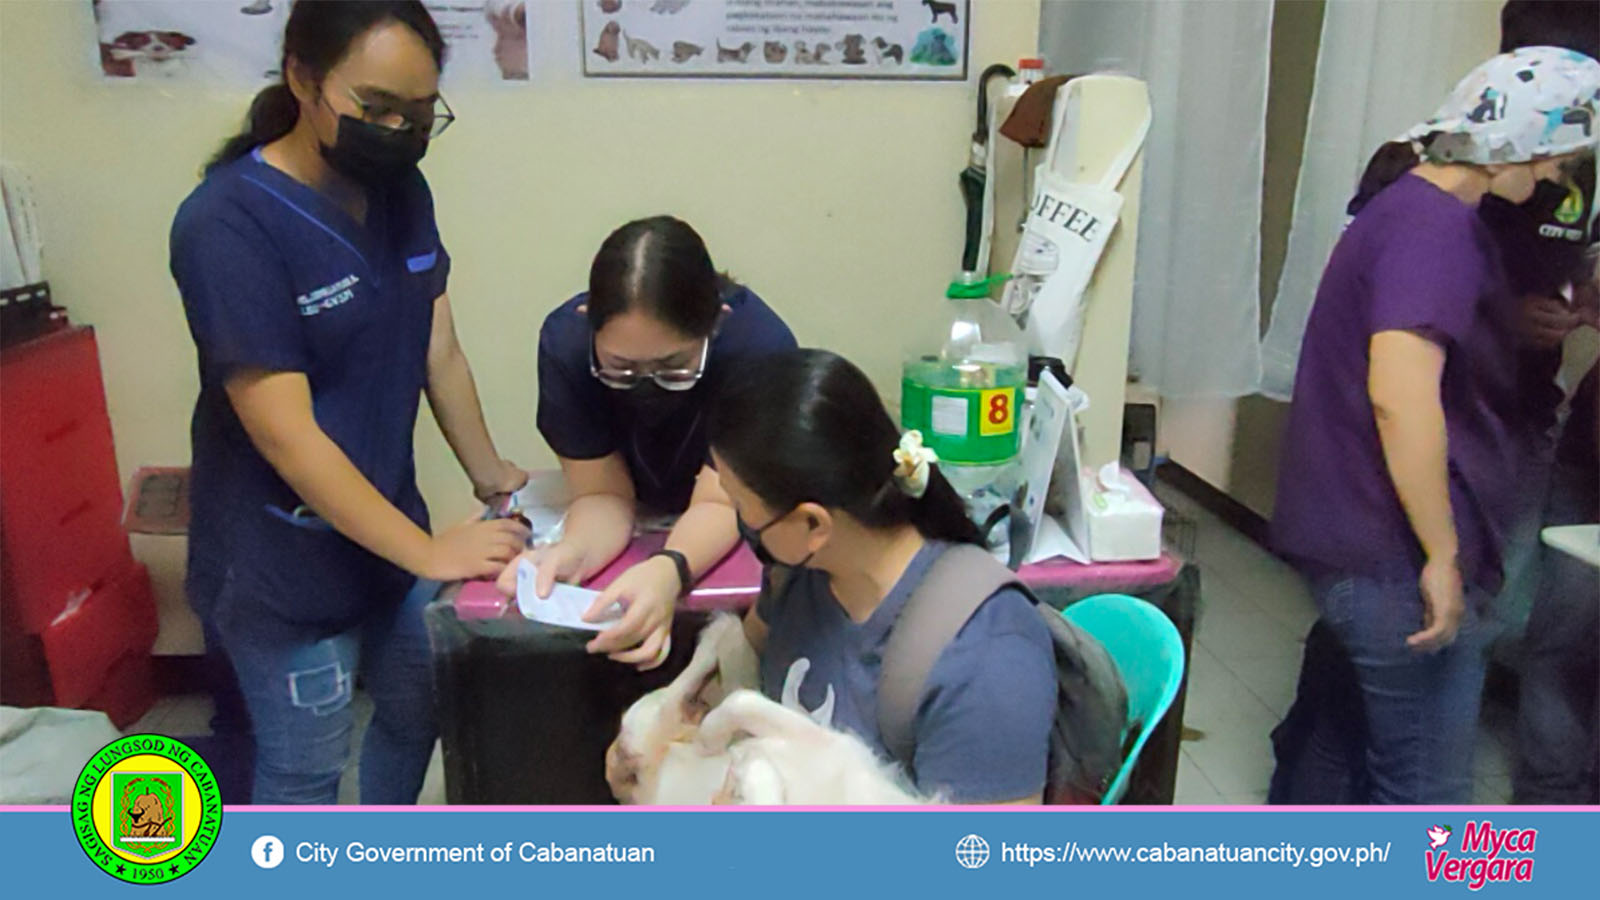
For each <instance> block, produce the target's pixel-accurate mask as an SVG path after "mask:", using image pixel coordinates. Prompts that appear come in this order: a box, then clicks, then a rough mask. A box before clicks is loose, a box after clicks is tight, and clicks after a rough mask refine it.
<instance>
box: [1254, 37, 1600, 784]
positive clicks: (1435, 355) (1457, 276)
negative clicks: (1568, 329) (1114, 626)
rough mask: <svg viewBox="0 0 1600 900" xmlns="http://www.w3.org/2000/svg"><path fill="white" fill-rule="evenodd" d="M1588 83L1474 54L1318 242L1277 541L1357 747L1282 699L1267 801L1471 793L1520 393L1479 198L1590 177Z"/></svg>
mask: <svg viewBox="0 0 1600 900" xmlns="http://www.w3.org/2000/svg"><path fill="white" fill-rule="evenodd" d="M1597 92H1600V63H1596V62H1595V61H1594V60H1593V59H1590V58H1589V57H1587V56H1584V55H1583V54H1580V53H1577V52H1574V51H1571V50H1565V49H1560V48H1554V47H1535V48H1527V49H1523V50H1519V51H1517V52H1515V53H1511V54H1502V55H1500V56H1496V57H1494V58H1492V59H1490V60H1488V61H1487V62H1485V63H1483V64H1482V65H1480V66H1478V67H1477V68H1476V69H1474V70H1473V71H1472V72H1470V73H1469V74H1468V75H1467V77H1466V78H1465V79H1463V80H1462V81H1461V82H1460V84H1458V85H1457V87H1456V88H1455V90H1454V91H1452V93H1451V95H1450V97H1449V98H1447V99H1446V101H1445V103H1444V105H1443V106H1442V107H1441V108H1440V109H1439V111H1438V112H1437V113H1436V114H1435V115H1434V116H1433V117H1432V118H1431V119H1429V120H1428V121H1427V122H1424V123H1422V124H1421V125H1419V126H1417V127H1416V128H1414V129H1412V130H1411V131H1409V132H1408V133H1407V134H1406V135H1405V136H1404V137H1403V138H1402V140H1404V141H1405V142H1407V143H1409V144H1410V145H1411V146H1412V148H1413V149H1414V151H1415V152H1416V153H1418V154H1419V156H1420V159H1421V161H1420V162H1419V163H1418V164H1417V165H1416V166H1415V167H1413V168H1411V169H1409V170H1408V171H1402V172H1401V173H1400V174H1398V175H1397V177H1394V178H1393V179H1392V181H1391V182H1390V183H1388V184H1386V185H1384V186H1383V187H1382V189H1381V190H1379V191H1378V192H1377V193H1376V194H1375V195H1374V196H1372V197H1371V198H1370V200H1369V201H1368V202H1366V203H1365V204H1364V205H1363V206H1362V207H1361V209H1360V210H1359V212H1358V213H1357V214H1356V216H1355V218H1354V220H1353V221H1352V222H1351V224H1350V226H1349V227H1348V228H1347V229H1346V230H1345V233H1344V235H1343V236H1342V237H1341V238H1340V240H1339V243H1338V245H1337V246H1336V247H1335V248H1334V251H1333V254H1332V256H1331V257H1330V259H1329V262H1328V267H1327V270H1326V271H1325V272H1324V274H1323V278H1322V282H1321V285H1320V286H1319V288H1318V295H1317V301H1316V303H1315V304H1314V306H1313V308H1312V312H1311V318H1310V320H1309V322H1308V324H1307V328H1306V336H1305V343H1304V346H1303V349H1302V352H1301V361H1300V369H1299V372H1298V375H1297V377H1296V385H1295V396H1294V400H1293V403H1292V405H1291V408H1290V413H1289V424H1288V429H1287V434H1286V440H1285V447H1284V458H1283V464H1282V467H1281V469H1280V475H1279V487H1278V504H1277V509H1276V511H1275V514H1274V519H1273V531H1274V538H1275V540H1276V542H1277V545H1278V548H1279V549H1280V551H1282V552H1283V553H1284V554H1285V555H1286V556H1287V557H1289V558H1290V559H1291V560H1292V561H1293V562H1294V563H1295V565H1296V567H1297V568H1298V569H1299V570H1300V572H1301V573H1302V574H1303V575H1304V577H1306V579H1307V581H1308V582H1309V583H1310V585H1311V589H1312V594H1313V596H1314V598H1315V600H1316V602H1317V606H1318V612H1319V614H1320V616H1319V624H1320V625H1321V626H1322V627H1323V629H1325V633H1326V634H1327V635H1329V636H1330V639H1331V640H1332V641H1333V642H1334V643H1336V644H1337V646H1338V649H1339V651H1340V655H1341V656H1342V657H1343V659H1344V660H1346V661H1347V662H1348V664H1349V669H1350V675H1351V677H1352V678H1353V680H1354V682H1355V689H1356V690H1355V693H1357V694H1358V696H1359V706H1360V715H1361V721H1360V725H1361V726H1363V731H1364V737H1363V741H1362V747H1361V752H1359V753H1357V754H1350V753H1349V752H1347V743H1346V741H1345V740H1344V739H1343V735H1342V732H1344V731H1345V730H1346V728H1345V726H1346V724H1347V723H1346V722H1345V721H1344V719H1343V717H1342V716H1341V715H1339V712H1340V711H1339V710H1335V709H1333V708H1331V707H1327V708H1322V709H1318V708H1315V707H1313V708H1311V709H1309V710H1306V709H1305V704H1303V703H1302V701H1304V700H1306V699H1307V698H1306V697H1304V696H1302V697H1301V698H1299V699H1298V700H1297V703H1296V705H1297V707H1300V708H1301V714H1302V715H1308V716H1309V717H1310V718H1311V722H1312V724H1311V725H1310V727H1309V731H1310V734H1309V738H1308V741H1307V745H1306V746H1305V748H1304V749H1303V751H1302V753H1301V754H1300V757H1301V758H1300V759H1298V760H1297V761H1296V763H1295V765H1296V767H1297V772H1296V773H1295V776H1294V782H1295V784H1294V786H1293V789H1292V790H1289V791H1288V792H1287V793H1288V794H1290V795H1291V796H1289V797H1287V798H1285V797H1284V792H1283V791H1281V790H1275V791H1274V794H1275V797H1274V799H1279V800H1281V799H1289V800H1290V801H1291V802H1295V801H1297V800H1298V802H1306V800H1305V799H1301V798H1308V797H1310V798H1315V797H1324V798H1325V797H1329V796H1337V795H1338V794H1339V789H1338V786H1339V785H1345V784H1360V785H1362V788H1361V790H1360V791H1359V793H1358V794H1356V795H1354V796H1348V797H1347V798H1346V799H1347V801H1348V800H1353V801H1354V802H1366V803H1379V804H1460V803H1466V802H1469V801H1470V799H1471V784H1472V782H1471V772H1472V762H1471V760H1472V750H1473V746H1474V743H1475V737H1476V731H1477V719H1478V705H1479V698H1480V695H1481V693H1482V688H1483V679H1484V671H1485V660H1486V656H1485V649H1486V637H1487V634H1488V632H1489V630H1490V629H1488V628H1486V627H1485V624H1484V622H1483V621H1482V617H1483V613H1484V610H1485V607H1486V605H1487V598H1488V597H1490V596H1492V595H1493V593H1494V592H1495V591H1497V590H1498V589H1499V587H1500V583H1501V581H1502V580H1503V579H1502V553H1503V551H1504V547H1505V537H1506V534H1507V531H1508V530H1509V528H1510V526H1511V524H1512V521H1513V519H1514V518H1515V507H1516V490H1517V486H1516V484H1515V483H1514V482H1513V481H1512V480H1511V478H1510V477H1509V476H1510V475H1511V474H1512V473H1514V472H1516V471H1517V468H1516V467H1517V466H1518V464H1519V463H1518V461H1517V455H1518V454H1517V450H1518V448H1517V447H1516V445H1515V441H1514V440H1513V437H1512V433H1513V430H1514V429H1515V427H1516V425H1515V421H1514V420H1515V419H1516V417H1517V415H1518V406H1519V403H1520V397H1519V396H1518V384H1517V373H1516V367H1517V363H1516V352H1517V347H1516V331H1517V321H1518V318H1519V315H1518V307H1517V298H1516V297H1515V296H1514V294H1513V292H1512V289H1511V285H1510V283H1509V281H1508V278H1507V273H1506V272H1505V270H1504V267H1503V265H1502V263H1501V254H1500V253H1499V251H1498V248H1497V247H1496V244H1495V240H1494V237H1493V236H1492V234H1491V232H1490V230H1489V228H1488V226H1487V225H1486V223H1485V222H1484V221H1483V220H1482V219H1481V218H1480V216H1479V209H1478V208H1479V204H1480V201H1482V200H1483V199H1484V198H1485V197H1486V196H1488V195H1491V194H1493V195H1498V196H1499V197H1501V198H1503V199H1505V200H1507V201H1509V202H1511V203H1514V204H1523V203H1527V202H1528V201H1529V200H1530V199H1532V198H1533V197H1534V196H1535V194H1536V192H1537V191H1538V190H1540V189H1541V187H1542V183H1551V184H1554V185H1556V186H1558V187H1559V186H1561V185H1564V184H1567V183H1568V182H1569V181H1570V179H1571V178H1572V177H1573V176H1574V174H1575V173H1576V172H1577V171H1578V170H1579V169H1581V168H1583V167H1585V166H1587V167H1592V166H1593V165H1594V162H1593V151H1594V146H1595V144H1596V137H1595V134H1594V131H1593V129H1592V127H1591V128H1585V127H1584V124H1585V123H1591V122H1592V121H1593V118H1594V116H1595V113H1596V106H1597ZM1486 103H1488V104H1490V105H1491V107H1492V113H1493V114H1492V115H1485V114H1484V107H1485V104H1486ZM1309 681H1310V679H1306V678H1302V686H1305V685H1307V684H1308V682H1309ZM1280 774H1281V773H1280ZM1278 781H1279V776H1278V775H1275V776H1274V782H1275V788H1281V787H1282V786H1281V785H1279V784H1278V783H1277V782H1278ZM1324 802H1326V801H1324Z"/></svg>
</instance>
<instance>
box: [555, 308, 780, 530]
mask: <svg viewBox="0 0 1600 900" xmlns="http://www.w3.org/2000/svg"><path fill="white" fill-rule="evenodd" d="M588 300H589V295H588V293H582V294H579V295H578V296H576V297H573V298H572V299H571V300H568V301H567V302H566V303H563V304H561V305H560V306H558V307H556V309H555V311H553V312H551V313H550V315H548V316H546V317H545V320H544V326H543V327H542V328H540V329H539V417H538V424H539V433H540V434H542V435H544V439H545V441H546V442H547V443H549V445H550V449H551V450H554V451H555V453H556V455H557V456H561V457H564V458H566V459H599V458H600V457H603V456H609V455H610V454H612V453H621V454H622V458H623V460H624V461H625V462H626V463H627V466H628V474H629V476H630V477H631V478H632V479H633V490H634V496H635V497H636V498H637V499H638V501H639V503H640V504H641V505H643V506H644V507H646V508H648V509H651V510H655V511H657V512H663V513H678V512H682V511H683V510H684V509H685V508H687V507H688V505H689V498H690V496H691V495H693V493H694V479H695V475H696V474H698V473H699V471H700V469H701V467H702V466H704V465H706V464H707V463H708V462H709V461H710V448H709V445H708V444H707V441H706V416H705V412H706V408H707V406H708V405H709V404H710V403H711V402H712V398H713V397H714V396H715V394H716V390H717V384H718V382H719V381H720V379H721V378H722V377H723V376H724V375H726V374H727V373H728V371H729V370H730V369H733V368H736V367H737V366H738V364H739V361H740V360H741V359H750V358H755V357H761V356H767V355H771V354H773V353H781V352H783V351H785V350H793V349H795V346H796V344H795V340H794V335H793V334H792V333H790V331H789V326H787V325H785V324H784V323H783V320H782V319H780V318H778V314H777V313H775V312H773V311H772V308H771V307H770V306H767V304H766V303H765V302H763V301H762V300H761V298H760V297H757V296H756V295H755V292H754V291H751V290H750V289H749V288H746V287H743V286H738V287H735V288H734V289H733V290H732V291H731V292H730V293H729V295H728V296H726V297H724V298H723V301H722V302H723V303H725V304H727V306H728V308H729V310H730V312H729V313H728V315H727V316H726V317H725V318H724V319H723V321H722V326H721V327H720V328H719V329H718V331H717V334H716V336H715V337H713V338H712V339H711V349H710V352H709V354H708V355H707V358H706V370H705V375H704V376H703V377H702V378H701V379H700V383H699V384H697V385H695V386H694V387H693V388H690V389H689V390H687V391H683V392H682V393H681V395H679V394H671V395H669V396H668V398H667V399H668V402H672V403H681V404H682V408H681V409H679V410H677V411H676V412H675V413H674V415H672V416H671V417H670V418H668V419H666V420H665V421H664V422H661V423H659V424H657V425H654V426H653V427H647V426H645V425H644V424H642V423H641V422H639V421H638V418H637V416H636V415H635V414H634V413H633V411H632V410H631V409H630V407H629V406H628V403H627V397H626V395H627V393H628V392H627V391H618V390H615V389H612V388H608V387H606V386H605V385H603V384H601V383H600V382H599V381H597V380H595V377H594V375H593V374H592V373H591V372H590V370H589V362H590V348H591V345H592V340H593V332H591V330H590V328H589V319H588V317H587V316H586V315H585V314H584V313H582V312H579V311H578V307H580V306H582V305H584V304H585V303H587V302H588Z"/></svg>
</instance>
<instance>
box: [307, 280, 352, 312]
mask: <svg viewBox="0 0 1600 900" xmlns="http://www.w3.org/2000/svg"><path fill="white" fill-rule="evenodd" d="M360 283H361V279H360V278H357V277H356V276H354V275H346V276H345V277H343V278H341V279H339V280H338V281H335V282H334V283H333V284H325V285H323V286H322V287H319V288H317V289H316V290H314V291H312V292H311V293H309V294H301V295H300V296H298V297H296V298H294V302H295V303H298V304H299V305H300V315H302V316H314V315H316V314H318V313H320V312H324V311H326V310H330V309H333V308H334V307H337V306H343V305H344V304H346V303H349V302H350V299H351V298H352V297H354V296H355V295H356V292H355V286H356V285H358V284H360Z"/></svg>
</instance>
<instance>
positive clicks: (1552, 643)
mask: <svg viewBox="0 0 1600 900" xmlns="http://www.w3.org/2000/svg"><path fill="white" fill-rule="evenodd" d="M1500 22H1501V49H1502V51H1504V50H1509V49H1512V48H1514V47H1518V46H1529V45H1536V44H1543V45H1548V46H1557V47H1565V48H1567V49H1569V50H1576V51H1578V52H1580V53H1583V54H1584V55H1586V56H1588V57H1589V58H1591V59H1600V2H1596V0H1579V2H1561V0H1511V2H1508V3H1507V4H1506V5H1505V7H1504V8H1503V10H1502V12H1501V19H1500ZM1595 176H1596V168H1595V167H1594V166H1590V167H1588V168H1585V169H1583V170H1580V171H1579V172H1578V173H1576V177H1575V178H1574V179H1573V183H1572V184H1571V185H1570V186H1568V190H1567V191H1565V192H1562V191H1556V190H1549V189H1543V190H1542V193H1544V194H1546V195H1547V196H1545V197H1543V198H1540V197H1535V199H1534V200H1533V201H1530V202H1529V203H1528V204H1525V205H1524V206H1520V207H1519V206H1513V205H1511V204H1508V203H1504V202H1496V203H1490V202H1487V201H1486V202H1485V203H1483V204H1482V205H1481V206H1480V207H1479V213H1480V215H1482V216H1483V217H1484V220H1485V221H1486V222H1488V223H1489V225H1490V227H1491V228H1492V229H1494V231H1495V235H1496V237H1497V238H1498V239H1499V240H1500V242H1501V243H1500V246H1501V252H1502V253H1503V254H1504V257H1505V260H1506V266H1507V270H1508V275H1509V276H1510V278H1511V282H1512V286H1513V288H1514V289H1515V290H1517V291H1518V293H1519V294H1521V296H1522V297H1523V307H1522V308H1523V315H1522V322H1523V327H1522V329H1521V334H1520V337H1521V340H1522V350H1521V354H1520V356H1521V365H1520V366H1519V368H1518V377H1519V378H1520V379H1521V390H1520V393H1521V395H1522V400H1523V403H1524V406H1523V409H1524V411H1525V413H1526V414H1527V415H1526V419H1525V421H1524V423H1523V425H1524V427H1523V430H1522V434H1523V436H1524V438H1525V439H1526V441H1527V446H1526V448H1525V449H1524V453H1525V454H1526V455H1525V457H1524V459H1525V465H1524V467H1523V474H1522V476H1521V477H1519V479H1518V483H1519V484H1520V485H1523V486H1524V488H1525V491H1526V499H1527V501H1528V502H1527V504H1526V506H1524V508H1522V509H1521V510H1519V515H1518V525H1517V527H1516V528H1515V530H1514V531H1513V534H1512V537H1511V541H1512V544H1511V548H1510V549H1509V551H1508V553H1507V562H1506V586H1505V588H1504V589H1503V590H1502V591H1501V595H1500V597H1499V598H1498V603H1497V605H1498V606H1499V607H1500V618H1502V619H1504V620H1505V621H1506V622H1507V623H1508V625H1510V626H1511V628H1512V631H1513V633H1515V632H1517V631H1521V633H1522V641H1521V653H1520V654H1519V658H1518V665H1517V674H1518V699H1517V741H1516V743H1517V748H1516V756H1515V761H1514V765H1513V770H1512V782H1511V783H1512V799H1513V800H1514V801H1515V802H1517V803H1522V804H1540V805H1547V804H1560V803H1597V802H1600V773H1597V769H1600V764H1597V760H1600V742H1597V739H1596V721H1597V718H1600V715H1597V703H1600V571H1596V570H1595V569H1594V568H1593V567H1591V566H1589V565H1587V564H1586V563H1584V562H1582V561H1580V560H1578V559H1575V558H1573V557H1571V556H1568V555H1567V554H1565V553H1563V552H1561V551H1559V550H1556V549H1553V548H1548V547H1545V546H1543V545H1542V544H1541V543H1540V540H1539V532H1540V529H1541V528H1542V527H1548V526H1554V525H1575V524H1583V523H1590V522H1595V521H1597V520H1600V487H1597V483H1600V460H1597V459H1596V442H1597V437H1596V427H1597V415H1596V412H1597V411H1596V405H1597V403H1600V396H1597V391H1596V387H1597V379H1600V375H1597V373H1596V370H1595V369H1593V368H1591V369H1590V370H1589V373H1588V375H1587V376H1586V377H1584V378H1583V379H1582V380H1581V382H1580V384H1579V386H1578V389H1577V391H1575V392H1574V393H1573V396H1572V404H1571V413H1570V415H1569V416H1568V419H1567V422H1566V424H1565V426H1564V428H1563V429H1562V430H1561V433H1560V438H1559V441H1557V440H1556V439H1555V438H1554V432H1555V430H1556V429H1555V425H1556V422H1557V410H1558V408H1559V406H1560V404H1561V402H1562V400H1563V399H1564V392H1563V390H1562V389H1561V387H1560V385H1558V384H1557V374H1558V373H1559V371H1560V369H1561V364H1562V349H1563V345H1564V344H1565V342H1566V337H1567V335H1568V334H1570V333H1571V332H1572V331H1573V330H1574V329H1575V328H1577V327H1578V325H1580V324H1587V325H1589V326H1590V327H1600V322H1597V317H1600V289H1597V272H1596V269H1595V261H1594V259H1593V258H1592V257H1591V258H1589V259H1585V256H1584V248H1585V246H1586V245H1587V246H1588V247H1589V248H1591V252H1593V251H1592V248H1594V247H1595V245H1596V244H1597V243H1600V219H1597V217H1596V211H1595V202H1594V200H1595V181H1596V177H1595ZM1541 188H1543V186H1541ZM1568 291H1570V294H1569V296H1570V300H1571V302H1570V303H1569V302H1568V296H1564V292H1568ZM1530 605H1531V611H1530V610H1529V607H1530ZM1523 616H1526V626H1525V628H1519V627H1518V626H1520V625H1521V624H1522V618H1523Z"/></svg>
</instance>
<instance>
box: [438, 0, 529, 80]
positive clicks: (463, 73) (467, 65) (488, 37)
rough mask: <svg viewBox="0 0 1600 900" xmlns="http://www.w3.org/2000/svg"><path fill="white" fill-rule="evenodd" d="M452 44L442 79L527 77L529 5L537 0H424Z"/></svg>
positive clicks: (525, 78) (519, 78)
mask: <svg viewBox="0 0 1600 900" xmlns="http://www.w3.org/2000/svg"><path fill="white" fill-rule="evenodd" d="M423 5H424V6H426V7H427V8H428V12H430V13H432V14H433V21H434V22H436V23H438V25H439V33H440V34H442V35H444V42H445V46H446V47H448V48H449V53H448V56H447V57H446V62H445V67H444V79H443V80H444V84H445V85H446V86H447V87H448V86H449V85H452V84H462V83H466V82H471V83H475V84H483V83H492V82H496V81H527V80H528V72H529V69H530V68H531V65H530V62H531V60H530V58H529V55H528V13H529V7H533V9H534V10H535V11H537V9H538V7H539V0H533V2H531V3H530V2H528V0H425V2H424V3H423Z"/></svg>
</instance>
